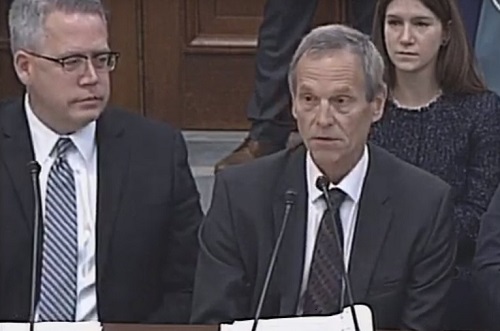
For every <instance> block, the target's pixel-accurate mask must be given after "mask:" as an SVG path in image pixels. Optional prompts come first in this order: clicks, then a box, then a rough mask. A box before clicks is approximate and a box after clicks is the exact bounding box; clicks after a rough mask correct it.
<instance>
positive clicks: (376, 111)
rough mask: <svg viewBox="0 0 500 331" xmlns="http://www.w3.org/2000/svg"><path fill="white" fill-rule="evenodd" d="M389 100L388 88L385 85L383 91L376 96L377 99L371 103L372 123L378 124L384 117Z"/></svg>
mask: <svg viewBox="0 0 500 331" xmlns="http://www.w3.org/2000/svg"><path fill="white" fill-rule="evenodd" d="M386 100H387V86H386V85H385V84H384V86H383V88H382V90H381V91H380V92H379V93H377V95H375V98H374V99H373V101H372V102H371V107H372V111H373V115H372V123H374V122H377V121H378V120H380V119H381V118H382V116H383V115H384V109H385V102H386Z"/></svg>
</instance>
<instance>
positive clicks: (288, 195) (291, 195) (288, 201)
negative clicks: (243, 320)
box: [252, 190, 297, 331]
mask: <svg viewBox="0 0 500 331" xmlns="http://www.w3.org/2000/svg"><path fill="white" fill-rule="evenodd" d="M296 196H297V192H295V191H292V190H287V191H286V192H285V214H284V215H283V223H281V229H280V232H279V235H278V239H276V243H275V244H274V248H273V253H272V255H271V260H270V261H269V266H268V267H267V274H266V279H265V280H264V286H263V287H262V291H261V292H260V297H259V303H258V305H257V309H256V310H255V317H254V319H253V324H252V331H256V330H257V324H258V323H259V318H260V314H261V311H262V306H263V305H264V299H265V298H266V294H267V289H268V287H269V283H270V281H271V276H272V274H273V270H274V265H275V264H276V260H277V257H278V252H279V249H280V246H281V241H282V240H283V234H284V233H285V229H286V225H287V223H288V219H289V218H290V210H291V209H292V207H293V205H294V204H295V197H296Z"/></svg>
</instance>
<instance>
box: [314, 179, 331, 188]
mask: <svg viewBox="0 0 500 331" xmlns="http://www.w3.org/2000/svg"><path fill="white" fill-rule="evenodd" d="M329 185H330V181H329V180H328V178H327V177H326V176H319V177H318V178H317V179H316V188H317V189H318V190H320V191H321V192H323V191H328V186H329Z"/></svg>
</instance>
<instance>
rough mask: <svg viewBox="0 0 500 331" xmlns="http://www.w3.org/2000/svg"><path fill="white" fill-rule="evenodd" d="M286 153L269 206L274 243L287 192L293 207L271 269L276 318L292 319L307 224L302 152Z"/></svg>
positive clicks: (281, 218) (300, 273) (297, 292)
mask: <svg viewBox="0 0 500 331" xmlns="http://www.w3.org/2000/svg"><path fill="white" fill-rule="evenodd" d="M289 153H290V154H289V156H288V158H287V160H286V161H285V162H286V164H285V169H284V171H283V175H282V176H281V178H280V179H279V181H278V184H277V186H276V191H275V201H274V204H273V212H274V230H275V231H274V233H275V240H276V238H277V237H278V234H279V231H280V228H281V225H282V222H283V215H284V211H285V193H286V191H288V190H293V191H295V192H296V193H297V196H296V199H295V204H294V206H293V207H292V209H291V211H290V218H289V220H288V224H287V228H286V230H285V233H284V236H283V242H282V245H281V248H280V253H279V255H278V260H277V265H276V268H275V276H276V277H275V279H277V280H278V284H279V292H280V296H281V302H280V315H282V316H287V315H294V314H295V313H296V309H297V303H298V299H299V292H300V287H301V281H302V273H303V265H304V251H305V236H306V224H307V222H306V221H307V190H306V177H305V155H306V154H305V148H304V146H299V147H298V148H296V149H294V150H292V151H290V152H289ZM273 278H274V277H273Z"/></svg>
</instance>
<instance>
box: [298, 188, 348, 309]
mask: <svg viewBox="0 0 500 331" xmlns="http://www.w3.org/2000/svg"><path fill="white" fill-rule="evenodd" d="M329 195H330V199H331V200H332V207H333V213H334V215H335V224H334V223H333V222H332V217H331V216H330V211H329V210H328V209H327V210H326V211H325V212H324V213H323V217H322V218H321V224H320V227H319V230H318V234H317V237H316V244H315V246H314V253H313V259H312V263H311V269H310V272H309V280H308V282H307V289H306V292H305V294H304V307H303V308H304V315H332V314H335V313H338V312H340V310H341V308H342V307H340V302H341V300H340V299H341V296H342V268H343V265H342V263H344V256H343V252H342V250H340V251H339V249H338V245H337V243H336V238H335V232H334V231H335V229H334V227H335V226H336V227H337V229H338V234H339V239H340V244H341V247H343V231H342V223H341V220H340V214H339V208H340V205H341V204H342V202H343V201H344V199H345V193H344V192H343V191H341V190H340V189H337V188H336V189H332V190H330V191H329ZM322 198H323V199H325V197H324V196H322Z"/></svg>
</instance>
